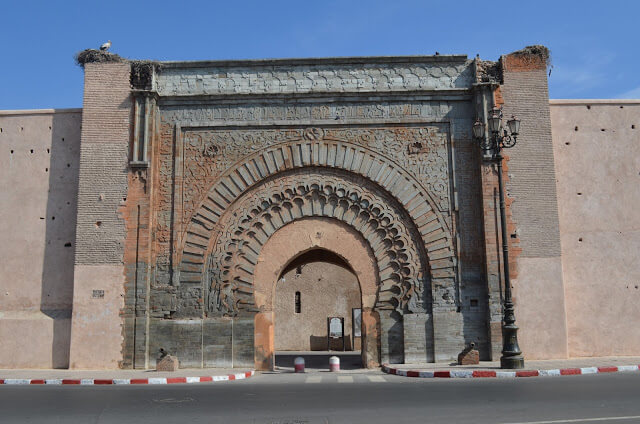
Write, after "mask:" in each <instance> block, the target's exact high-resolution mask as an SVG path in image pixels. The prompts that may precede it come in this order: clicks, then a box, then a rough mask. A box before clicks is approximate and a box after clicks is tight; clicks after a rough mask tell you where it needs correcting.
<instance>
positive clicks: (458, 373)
mask: <svg viewBox="0 0 640 424" xmlns="http://www.w3.org/2000/svg"><path fill="white" fill-rule="evenodd" d="M633 371H640V366H639V365H620V366H617V367H616V366H614V367H586V368H562V369H553V370H526V371H524V370H523V371H491V370H447V371H411V370H400V369H397V368H391V367H390V366H389V365H387V364H384V365H382V372H385V373H387V374H393V375H399V376H402V377H417V378H514V377H546V376H560V375H583V374H605V373H612V372H633Z"/></svg>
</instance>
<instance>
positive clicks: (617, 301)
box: [551, 100, 640, 356]
mask: <svg viewBox="0 0 640 424" xmlns="http://www.w3.org/2000/svg"><path fill="white" fill-rule="evenodd" d="M551 121H552V123H553V131H554V132H553V148H554V155H555V166H556V170H557V171H556V172H557V188H558V208H559V212H560V236H561V242H562V265H563V274H564V282H565V298H566V304H567V306H566V307H567V325H568V335H569V355H570V356H604V355H633V354H637V353H638V352H639V351H640V329H638V325H637V324H638V322H640V306H639V305H640V262H639V261H638V252H639V251H640V214H638V205H640V190H639V189H638V186H639V184H640V101H638V100H626V101H625V100H554V101H551ZM632 126H633V127H632ZM634 127H635V128H634Z"/></svg>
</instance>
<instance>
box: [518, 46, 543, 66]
mask: <svg viewBox="0 0 640 424" xmlns="http://www.w3.org/2000/svg"><path fill="white" fill-rule="evenodd" d="M510 54H511V55H514V56H524V55H532V56H539V57H540V58H542V60H544V63H545V64H546V65H547V66H551V51H549V48H548V47H546V46H543V45H541V44H535V45H533V46H527V47H525V48H524V49H521V50H518V51H515V52H513V53H510Z"/></svg>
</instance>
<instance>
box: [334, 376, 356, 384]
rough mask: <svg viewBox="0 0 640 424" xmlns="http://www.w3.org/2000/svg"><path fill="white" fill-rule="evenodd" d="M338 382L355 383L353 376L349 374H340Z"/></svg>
mask: <svg viewBox="0 0 640 424" xmlns="http://www.w3.org/2000/svg"><path fill="white" fill-rule="evenodd" d="M338 383H353V377H351V376H348V375H341V376H338Z"/></svg>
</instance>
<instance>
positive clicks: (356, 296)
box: [255, 218, 380, 369]
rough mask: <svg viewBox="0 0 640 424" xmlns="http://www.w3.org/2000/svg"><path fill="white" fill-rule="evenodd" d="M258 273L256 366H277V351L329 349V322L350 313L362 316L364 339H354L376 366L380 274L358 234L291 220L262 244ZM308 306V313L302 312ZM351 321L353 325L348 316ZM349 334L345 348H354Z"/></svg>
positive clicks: (332, 224) (339, 226) (320, 222)
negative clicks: (354, 311)
mask: <svg viewBox="0 0 640 424" xmlns="http://www.w3.org/2000/svg"><path fill="white" fill-rule="evenodd" d="M296 274H298V277H296ZM255 275H256V278H255V298H256V303H257V306H259V307H260V309H261V312H259V313H257V314H256V317H255V356H256V357H255V359H256V367H257V368H258V369H272V368H273V367H274V366H275V352H276V350H326V348H327V347H329V346H327V338H326V337H327V327H326V326H327V321H326V319H327V318H328V317H330V316H338V317H340V316H343V317H344V318H347V317H346V315H351V313H352V312H351V309H353V308H359V309H361V311H362V315H361V327H360V330H361V331H360V334H361V337H359V338H356V339H359V340H357V343H358V345H359V347H360V350H361V358H362V365H363V366H365V367H373V366H377V365H379V363H380V359H379V358H380V352H379V349H380V341H379V317H378V314H377V313H376V312H375V310H374V305H375V302H376V296H377V287H378V273H377V269H376V263H375V257H374V256H373V253H372V252H371V248H370V246H368V245H367V243H366V241H365V240H364V239H362V237H361V236H360V235H359V234H358V233H356V232H355V231H353V230H352V229H351V228H349V227H348V226H346V225H344V224H343V223H341V222H339V221H337V220H331V219H324V218H308V219H302V220H299V221H295V222H292V223H290V224H288V225H286V226H285V227H283V228H281V229H280V230H278V231H277V232H275V233H274V234H273V235H272V236H271V237H270V239H269V240H268V241H267V243H266V244H265V245H264V247H263V249H262V252H261V254H260V257H259V259H258V266H257V267H256V273H255ZM283 277H284V281H282V280H283ZM296 278H297V279H298V281H297V282H296V281H295V279H296ZM291 279H293V280H294V281H291ZM318 279H320V281H318ZM287 280H289V284H287ZM332 289H333V290H337V291H333V292H331V291H332ZM296 292H299V293H300V298H299V301H300V304H299V305H298V304H297V302H296V300H298V299H296ZM303 295H304V296H303ZM297 307H299V308H300V309H299V310H300V312H299V313H297V312H296V308H297ZM307 308H308V309H309V313H308V314H304V313H303V312H302V311H303V310H307ZM298 314H299V316H296V315H298ZM332 314H333V315H332ZM305 320H306V322H305ZM347 323H348V325H349V326H351V316H349V320H347V319H345V324H347ZM346 327H347V325H345V333H346V332H347V331H346V330H347V328H346ZM351 327H352V326H351ZM348 333H349V334H348V335H349V339H350V340H349V341H347V342H346V343H348V345H347V346H348V347H350V348H352V349H353V348H354V347H356V346H353V344H354V342H353V340H354V337H353V334H352V331H351V328H349V331H348ZM345 335H346V334H345ZM346 339H347V337H345V340H346ZM333 347H334V348H335V346H333Z"/></svg>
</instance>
